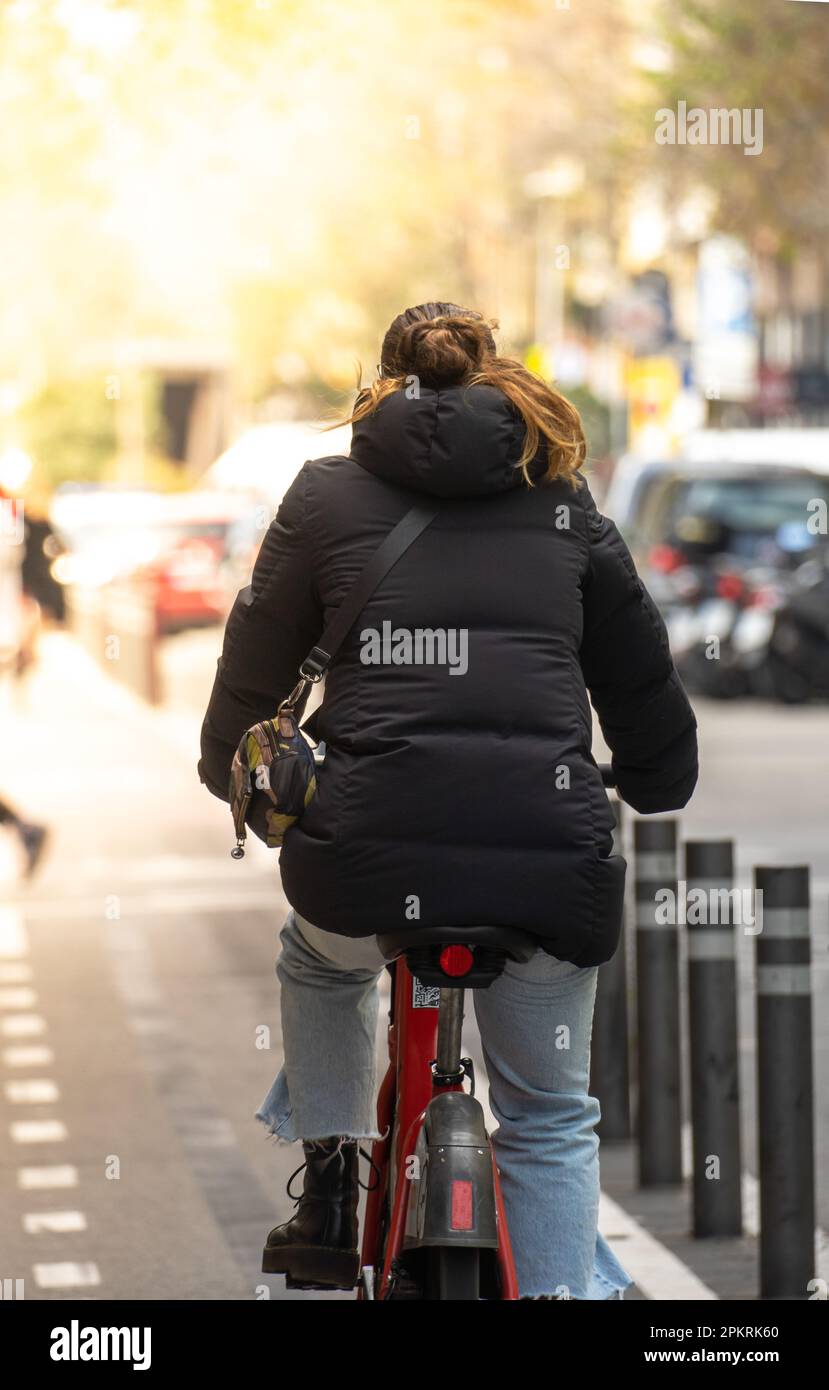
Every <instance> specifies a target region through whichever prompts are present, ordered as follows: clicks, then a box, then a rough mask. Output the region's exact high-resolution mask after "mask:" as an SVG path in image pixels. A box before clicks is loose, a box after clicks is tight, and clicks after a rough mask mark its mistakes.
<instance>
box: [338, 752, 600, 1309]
mask: <svg viewBox="0 0 829 1390" xmlns="http://www.w3.org/2000/svg"><path fill="white" fill-rule="evenodd" d="M600 770H601V773H602V779H603V781H604V783H605V786H612V785H613V777H612V773H611V770H610V768H609V766H605V765H603V766H601V769H600ZM457 935H458V936H460V937H462V938H463V940H462V942H459V941H458V940H456V939H455V940H453V934H452V931H451V929H447V928H434V927H421V926H413V927H411V928H409V929H408V930H406V931H400V932H395V933H390V934H386V935H383V936H378V938H377V941H378V945H379V947H380V950H381V952H382V953H383V955H384V956H385V958H386V960H387V961H388V962H389V969H390V971H391V974H392V991H391V1003H390V1008H389V1029H388V1042H389V1066H388V1069H387V1071H386V1074H385V1077H384V1079H383V1082H382V1084H381V1087H380V1092H379V1096H378V1101H377V1128H378V1130H379V1131H380V1133H381V1135H382V1136H383V1137H382V1138H381V1139H375V1140H374V1142H373V1144H372V1150H371V1159H372V1164H373V1168H374V1171H375V1173H376V1175H377V1176H376V1181H375V1183H374V1185H373V1187H371V1188H370V1189H369V1193H368V1198H367V1202H366V1211H365V1217H364V1224H363V1242H362V1252H361V1272H360V1281H359V1288H358V1295H357V1296H358V1298H359V1299H373V1300H381V1299H439V1300H442V1301H443V1300H457V1299H467V1300H477V1299H517V1298H518V1296H519V1295H518V1283H517V1280H516V1276H515V1264H514V1261H513V1255H512V1248H511V1246H510V1238H509V1229H508V1226H507V1218H506V1213H505V1211H504V1202H503V1197H502V1195H501V1185H500V1181H499V1176H498V1165H497V1163H496V1161H495V1155H494V1152H493V1150H492V1145H491V1142H490V1138H489V1135H488V1134H487V1131H486V1124H485V1120H484V1112H483V1109H482V1107H481V1105H480V1102H479V1101H477V1100H476V1099H475V1075H474V1070H473V1066H472V1061H471V1059H470V1058H469V1057H463V1056H462V1055H461V1054H462V1036H461V1034H462V1028H463V1013H464V991H465V990H466V989H470V988H472V989H475V988H477V989H482V988H484V989H485V988H487V987H488V986H489V985H491V984H492V983H493V981H494V980H496V979H497V978H498V976H499V975H500V974H501V972H502V970H503V969H504V965H505V964H506V961H507V960H514V961H526V960H529V959H530V957H531V956H532V955H533V953H534V952H535V950H536V949H537V947H538V940H537V938H536V937H534V936H531V935H530V934H529V933H527V932H524V931H519V930H516V929H513V928H508V927H500V926H481V927H463V928H462V929H459V931H458V933H457ZM466 1083H468V1084H469V1090H467V1089H466Z"/></svg>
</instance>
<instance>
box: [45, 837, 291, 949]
mask: <svg viewBox="0 0 829 1390" xmlns="http://www.w3.org/2000/svg"><path fill="white" fill-rule="evenodd" d="M245 853H247V850H246V851H245ZM21 906H23V907H25V911H26V916H27V918H28V919H29V920H30V921H32V922H35V921H52V922H54V921H58V920H62V921H67V920H78V921H80V920H86V921H89V920H93V921H94V920H95V919H96V918H97V919H98V920H101V919H103V918H104V911H105V906H106V904H105V898H104V896H101V897H99V898H88V897H87V898H61V899H59V900H56V901H53V902H48V901H46V902H36V901H34V900H31V901H25V902H21ZM119 911H120V915H121V920H123V919H125V918H127V917H159V916H163V917H170V916H178V915H179V914H182V913H195V912H211V913H222V912H245V911H247V912H273V913H275V914H276V915H277V916H280V915H281V916H282V917H283V918H284V917H285V916H286V915H287V908H286V907H285V902H284V899H283V898H282V896H281V894H280V892H279V888H278V885H277V884H276V882H275V881H273V880H272V883H271V887H267V886H263V887H261V888H256V887H255V886H254V887H250V886H248V885H246V884H241V883H240V885H239V887H238V888H233V887H228V888H226V889H223V890H222V891H217V890H213V891H211V890H210V889H204V890H203V891H201V892H199V891H198V890H196V889H193V890H189V891H184V892H181V893H173V892H166V891H165V892H158V893H153V892H149V893H141V894H136V895H135V896H133V897H126V896H124V897H122V898H121V900H120V903H119ZM111 925H113V926H114V928H115V929H116V930H117V927H118V923H117V922H116V923H112V924H111Z"/></svg>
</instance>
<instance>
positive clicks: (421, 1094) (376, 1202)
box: [358, 956, 518, 1299]
mask: <svg viewBox="0 0 829 1390" xmlns="http://www.w3.org/2000/svg"><path fill="white" fill-rule="evenodd" d="M392 975H393V979H392V998H391V1007H390V1010H389V1029H388V1045H389V1065H388V1069H387V1071H386V1074H385V1076H384V1078H383V1081H382V1084H381V1086H380V1091H379V1095H378V1102H377V1128H378V1130H379V1131H380V1134H381V1135H383V1136H384V1137H383V1138H381V1139H376V1140H374V1141H373V1144H372V1151H371V1156H372V1160H373V1162H374V1163H375V1164H376V1166H377V1170H378V1172H379V1178H378V1181H377V1183H376V1184H375V1186H374V1187H373V1188H372V1189H370V1190H369V1193H368V1198H367V1202H366V1211H365V1217H364V1222H363V1243H362V1266H363V1268H364V1269H365V1268H369V1267H371V1268H373V1270H374V1271H375V1280H376V1285H375V1289H374V1297H375V1298H377V1299H383V1298H386V1297H387V1296H388V1293H389V1285H390V1279H391V1276H392V1271H393V1265H394V1262H395V1260H396V1259H397V1257H398V1256H399V1255H400V1254H401V1253H402V1251H403V1242H404V1233H405V1230H406V1222H407V1215H408V1210H409V1198H410V1194H411V1191H412V1186H413V1185H412V1183H411V1181H410V1175H409V1169H408V1160H409V1159H410V1158H411V1156H412V1155H413V1154H414V1152H415V1147H416V1145H417V1142H418V1138H419V1136H420V1132H421V1130H422V1128H423V1124H424V1120H425V1114H426V1108H427V1106H428V1104H429V1102H430V1101H431V1100H432V1099H433V1098H435V1097H436V1096H437V1095H444V1094H446V1093H447V1092H450V1091H462V1090H463V1081H462V1079H461V1080H459V1081H457V1082H456V1083H448V1084H447V1083H441V1084H436V1083H435V1079H434V1077H433V1073H432V1067H431V1063H432V1061H433V1060H434V1059H435V1057H436V1055H437V1045H438V1022H439V1008H438V1007H437V1006H436V1005H435V1003H434V1002H433V996H431V995H430V992H428V991H427V988H426V987H424V986H422V985H421V984H420V982H419V981H417V980H416V979H415V977H414V976H413V975H412V973H411V971H410V970H409V968H408V965H407V963H406V959H405V956H399V957H398V958H397V959H396V960H395V961H394V964H393V967H392ZM451 992H452V994H453V995H454V994H457V995H458V996H459V998H458V1003H459V1004H461V1005H462V1002H463V998H462V996H463V990H461V989H458V990H457V991H456V990H454V989H453V990H452V991H451ZM430 997H432V1002H427V1000H429V999H430ZM443 1007H444V1009H445V1008H446V1005H445V1004H444V1006H443ZM490 1155H491V1162H492V1173H493V1187H494V1197H495V1221H496V1229H497V1250H496V1251H495V1257H496V1263H497V1270H498V1278H499V1284H500V1291H501V1298H504V1299H517V1298H518V1284H517V1280H516V1277H515V1265H514V1261H513V1256H512V1248H511V1246H510V1240H509V1232H508V1229H507V1221H506V1215H505V1211H504V1204H503V1197H502V1193H501V1185H500V1180H499V1176H498V1168H497V1164H496V1162H495V1156H494V1153H492V1149H491V1146H490ZM387 1196H388V1207H389V1219H388V1224H387V1230H386V1232H385V1247H384V1249H382V1250H381V1248H380V1246H381V1240H382V1229H381V1228H382V1218H383V1211H384V1204H385V1202H386V1199H387ZM381 1262H382V1268H381ZM378 1276H379V1279H378ZM366 1296H367V1295H366V1289H365V1286H364V1285H362V1284H361V1286H360V1289H359V1292H358V1297H359V1298H361V1299H362V1298H365V1297H366Z"/></svg>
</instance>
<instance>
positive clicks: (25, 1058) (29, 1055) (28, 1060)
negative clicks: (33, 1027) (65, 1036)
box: [3, 1043, 55, 1067]
mask: <svg viewBox="0 0 829 1390" xmlns="http://www.w3.org/2000/svg"><path fill="white" fill-rule="evenodd" d="M54 1060H55V1054H54V1052H53V1051H52V1049H51V1047H45V1046H40V1045H38V1044H37V1043H34V1044H32V1046H31V1047H24V1046H22V1045H21V1046H20V1047H4V1048H3V1064H4V1065H5V1066H7V1067H51V1065H52V1063H53V1062H54Z"/></svg>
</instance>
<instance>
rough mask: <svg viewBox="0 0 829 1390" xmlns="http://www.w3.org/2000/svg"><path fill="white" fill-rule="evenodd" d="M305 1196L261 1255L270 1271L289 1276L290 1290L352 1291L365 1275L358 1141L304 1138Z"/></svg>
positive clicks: (290, 1180) (266, 1269) (270, 1236)
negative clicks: (359, 1216)
mask: <svg viewBox="0 0 829 1390" xmlns="http://www.w3.org/2000/svg"><path fill="white" fill-rule="evenodd" d="M302 1148H303V1151H304V1153H305V1162H304V1164H302V1165H301V1166H300V1167H299V1168H297V1170H296V1173H293V1174H292V1175H291V1178H290V1179H289V1180H288V1195H289V1196H292V1195H293V1194H292V1193H291V1182H292V1181H293V1179H294V1178H295V1177H296V1176H297V1174H298V1173H301V1172H302V1169H303V1168H304V1169H305V1178H304V1182H303V1190H302V1196H301V1197H299V1198H297V1199H295V1200H296V1202H297V1209H296V1212H295V1214H294V1215H293V1216H292V1217H291V1219H290V1221H286V1222H285V1223H284V1224H283V1225H281V1226H275V1227H274V1229H273V1230H272V1231H271V1233H270V1235H269V1236H268V1240H267V1244H266V1245H265V1249H264V1251H263V1253H262V1269H263V1271H264V1272H265V1273H266V1274H284V1275H286V1276H287V1278H286V1286H287V1287H288V1288H289V1289H303V1288H305V1289H308V1288H311V1289H313V1288H325V1289H353V1288H354V1286H355V1284H356V1283H357V1279H358V1277H359V1273H360V1252H359V1250H358V1249H357V1199H358V1197H359V1181H358V1171H357V1163H358V1153H357V1141H356V1139H351V1140H349V1139H341V1138H339V1137H336V1136H335V1137H333V1138H331V1139H315V1140H311V1141H308V1140H305V1141H303V1145H302Z"/></svg>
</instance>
